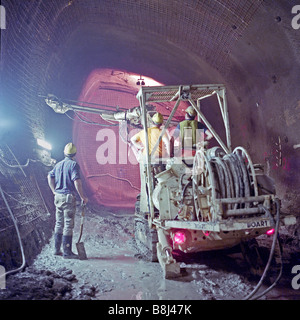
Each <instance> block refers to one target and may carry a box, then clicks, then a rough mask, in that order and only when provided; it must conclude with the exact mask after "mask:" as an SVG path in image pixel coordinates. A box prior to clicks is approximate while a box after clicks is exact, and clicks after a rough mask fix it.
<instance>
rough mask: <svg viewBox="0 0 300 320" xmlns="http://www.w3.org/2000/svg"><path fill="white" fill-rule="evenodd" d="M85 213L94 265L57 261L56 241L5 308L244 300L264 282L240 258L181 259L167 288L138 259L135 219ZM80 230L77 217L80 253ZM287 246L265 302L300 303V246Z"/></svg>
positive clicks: (12, 286)
mask: <svg viewBox="0 0 300 320" xmlns="http://www.w3.org/2000/svg"><path fill="white" fill-rule="evenodd" d="M86 211H87V212H86V215H85V224H84V231H83V237H82V241H83V242H84V246H85V250H86V253H87V256H88V260H66V259H63V258H62V257H61V256H54V255H53V247H54V237H52V238H51V239H50V241H49V243H48V244H47V245H46V246H45V247H44V248H43V249H42V251H41V253H40V254H39V255H38V256H37V257H36V259H35V261H34V263H33V264H32V265H31V266H29V267H27V268H26V269H25V270H24V271H23V272H19V273H17V274H15V275H11V276H8V277H7V279H6V289H2V290H0V300H54V299H56V300H241V299H243V298H245V297H246V296H247V295H248V294H249V293H250V292H251V291H252V290H253V289H254V288H255V286H256V284H257V283H258V281H259V278H258V277H253V276H251V275H250V273H249V268H248V266H247V264H246V262H245V260H244V259H243V258H242V255H241V253H239V252H210V253H205V254H203V253H202V254H193V255H185V256H182V255H179V254H177V255H176V259H177V260H178V261H180V263H181V268H182V270H183V275H182V277H180V278H177V279H174V280H166V279H164V278H163V273H162V270H161V267H160V265H159V263H155V262H148V261H144V260H143V259H142V258H141V256H140V254H139V253H138V250H137V248H136V243H135V239H134V230H133V226H134V217H133V216H132V215H129V212H124V214H123V215H121V216H119V217H118V216H117V213H114V212H113V211H111V210H109V209H106V208H102V209H101V211H99V212H95V211H93V210H91V209H88V208H87V210H86ZM118 214H119V215H120V212H119V213H118ZM79 227H80V214H79V213H77V215H76V222H75V229H74V240H73V251H74V252H76V246H75V243H76V242H77V239H78V235H79ZM283 238H284V239H283V240H284V241H283V242H284V243H283V245H284V260H283V261H284V268H283V276H282V278H281V280H280V281H279V283H278V284H277V286H276V287H275V288H274V289H273V290H271V291H270V292H269V293H267V294H266V295H265V296H263V297H262V298H261V299H267V300H300V290H295V289H293V288H292V285H291V282H292V279H293V277H294V276H295V275H293V274H292V273H291V269H292V267H293V266H294V265H296V264H300V262H299V260H297V259H298V258H299V255H298V253H297V250H298V251H299V243H298V242H299V241H298V240H294V239H290V238H289V237H288V236H284V235H283ZM259 241H261V243H262V245H263V246H265V247H266V248H267V247H268V246H269V245H270V243H271V240H270V239H267V238H263V239H261V240H259ZM297 248H298V249H297ZM297 261H298V263H297ZM277 272H278V270H274V272H273V273H274V274H272V272H270V275H269V277H268V279H267V280H266V281H265V283H264V285H263V286H262V288H261V289H260V290H259V291H258V293H259V292H261V291H262V290H264V289H265V288H267V287H268V285H270V283H272V281H274V279H275V278H276V276H277Z"/></svg>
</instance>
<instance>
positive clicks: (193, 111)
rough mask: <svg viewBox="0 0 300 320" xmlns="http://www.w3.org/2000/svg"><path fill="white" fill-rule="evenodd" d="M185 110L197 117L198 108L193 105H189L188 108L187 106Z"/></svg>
mask: <svg viewBox="0 0 300 320" xmlns="http://www.w3.org/2000/svg"><path fill="white" fill-rule="evenodd" d="M185 112H186V113H188V115H189V116H191V117H195V116H196V115H197V112H196V110H195V109H194V108H193V107H192V106H189V107H188V108H186V109H185Z"/></svg>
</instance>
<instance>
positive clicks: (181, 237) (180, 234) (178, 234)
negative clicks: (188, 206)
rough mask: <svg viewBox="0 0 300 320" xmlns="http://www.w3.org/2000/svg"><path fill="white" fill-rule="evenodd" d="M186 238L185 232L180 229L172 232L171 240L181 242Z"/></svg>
mask: <svg viewBox="0 0 300 320" xmlns="http://www.w3.org/2000/svg"><path fill="white" fill-rule="evenodd" d="M185 240H186V237H185V234H184V233H183V232H182V231H177V232H176V233H175V234H174V237H173V241H174V242H175V243H177V244H183V243H184V242H185Z"/></svg>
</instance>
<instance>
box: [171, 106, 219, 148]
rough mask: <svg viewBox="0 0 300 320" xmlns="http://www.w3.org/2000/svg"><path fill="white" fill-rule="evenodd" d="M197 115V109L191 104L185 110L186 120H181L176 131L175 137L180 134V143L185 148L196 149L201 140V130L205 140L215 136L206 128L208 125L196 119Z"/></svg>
mask: <svg viewBox="0 0 300 320" xmlns="http://www.w3.org/2000/svg"><path fill="white" fill-rule="evenodd" d="M196 116H197V112H196V110H195V109H194V108H193V107H192V106H189V107H188V108H187V109H186V110H185V120H183V121H181V122H180V123H179V124H178V125H177V127H176V129H175V131H174V134H173V137H174V139H176V138H177V137H178V136H180V143H181V148H182V149H185V148H186V147H191V148H192V149H196V144H197V143H198V142H200V141H199V139H201V131H202V132H203V134H204V136H203V140H204V137H205V140H210V139H212V138H213V135H212V134H211V132H210V131H209V130H208V129H207V128H206V126H205V125H204V124H203V123H201V122H199V121H197V120H196V119H195V118H196ZM189 138H190V139H189ZM189 141H190V142H189ZM188 142H189V143H188Z"/></svg>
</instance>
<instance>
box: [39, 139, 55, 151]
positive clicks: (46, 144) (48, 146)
mask: <svg viewBox="0 0 300 320" xmlns="http://www.w3.org/2000/svg"><path fill="white" fill-rule="evenodd" d="M36 142H37V144H38V145H39V146H40V147H42V148H44V149H47V150H52V146H51V144H50V143H49V142H47V141H45V140H42V139H36Z"/></svg>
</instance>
